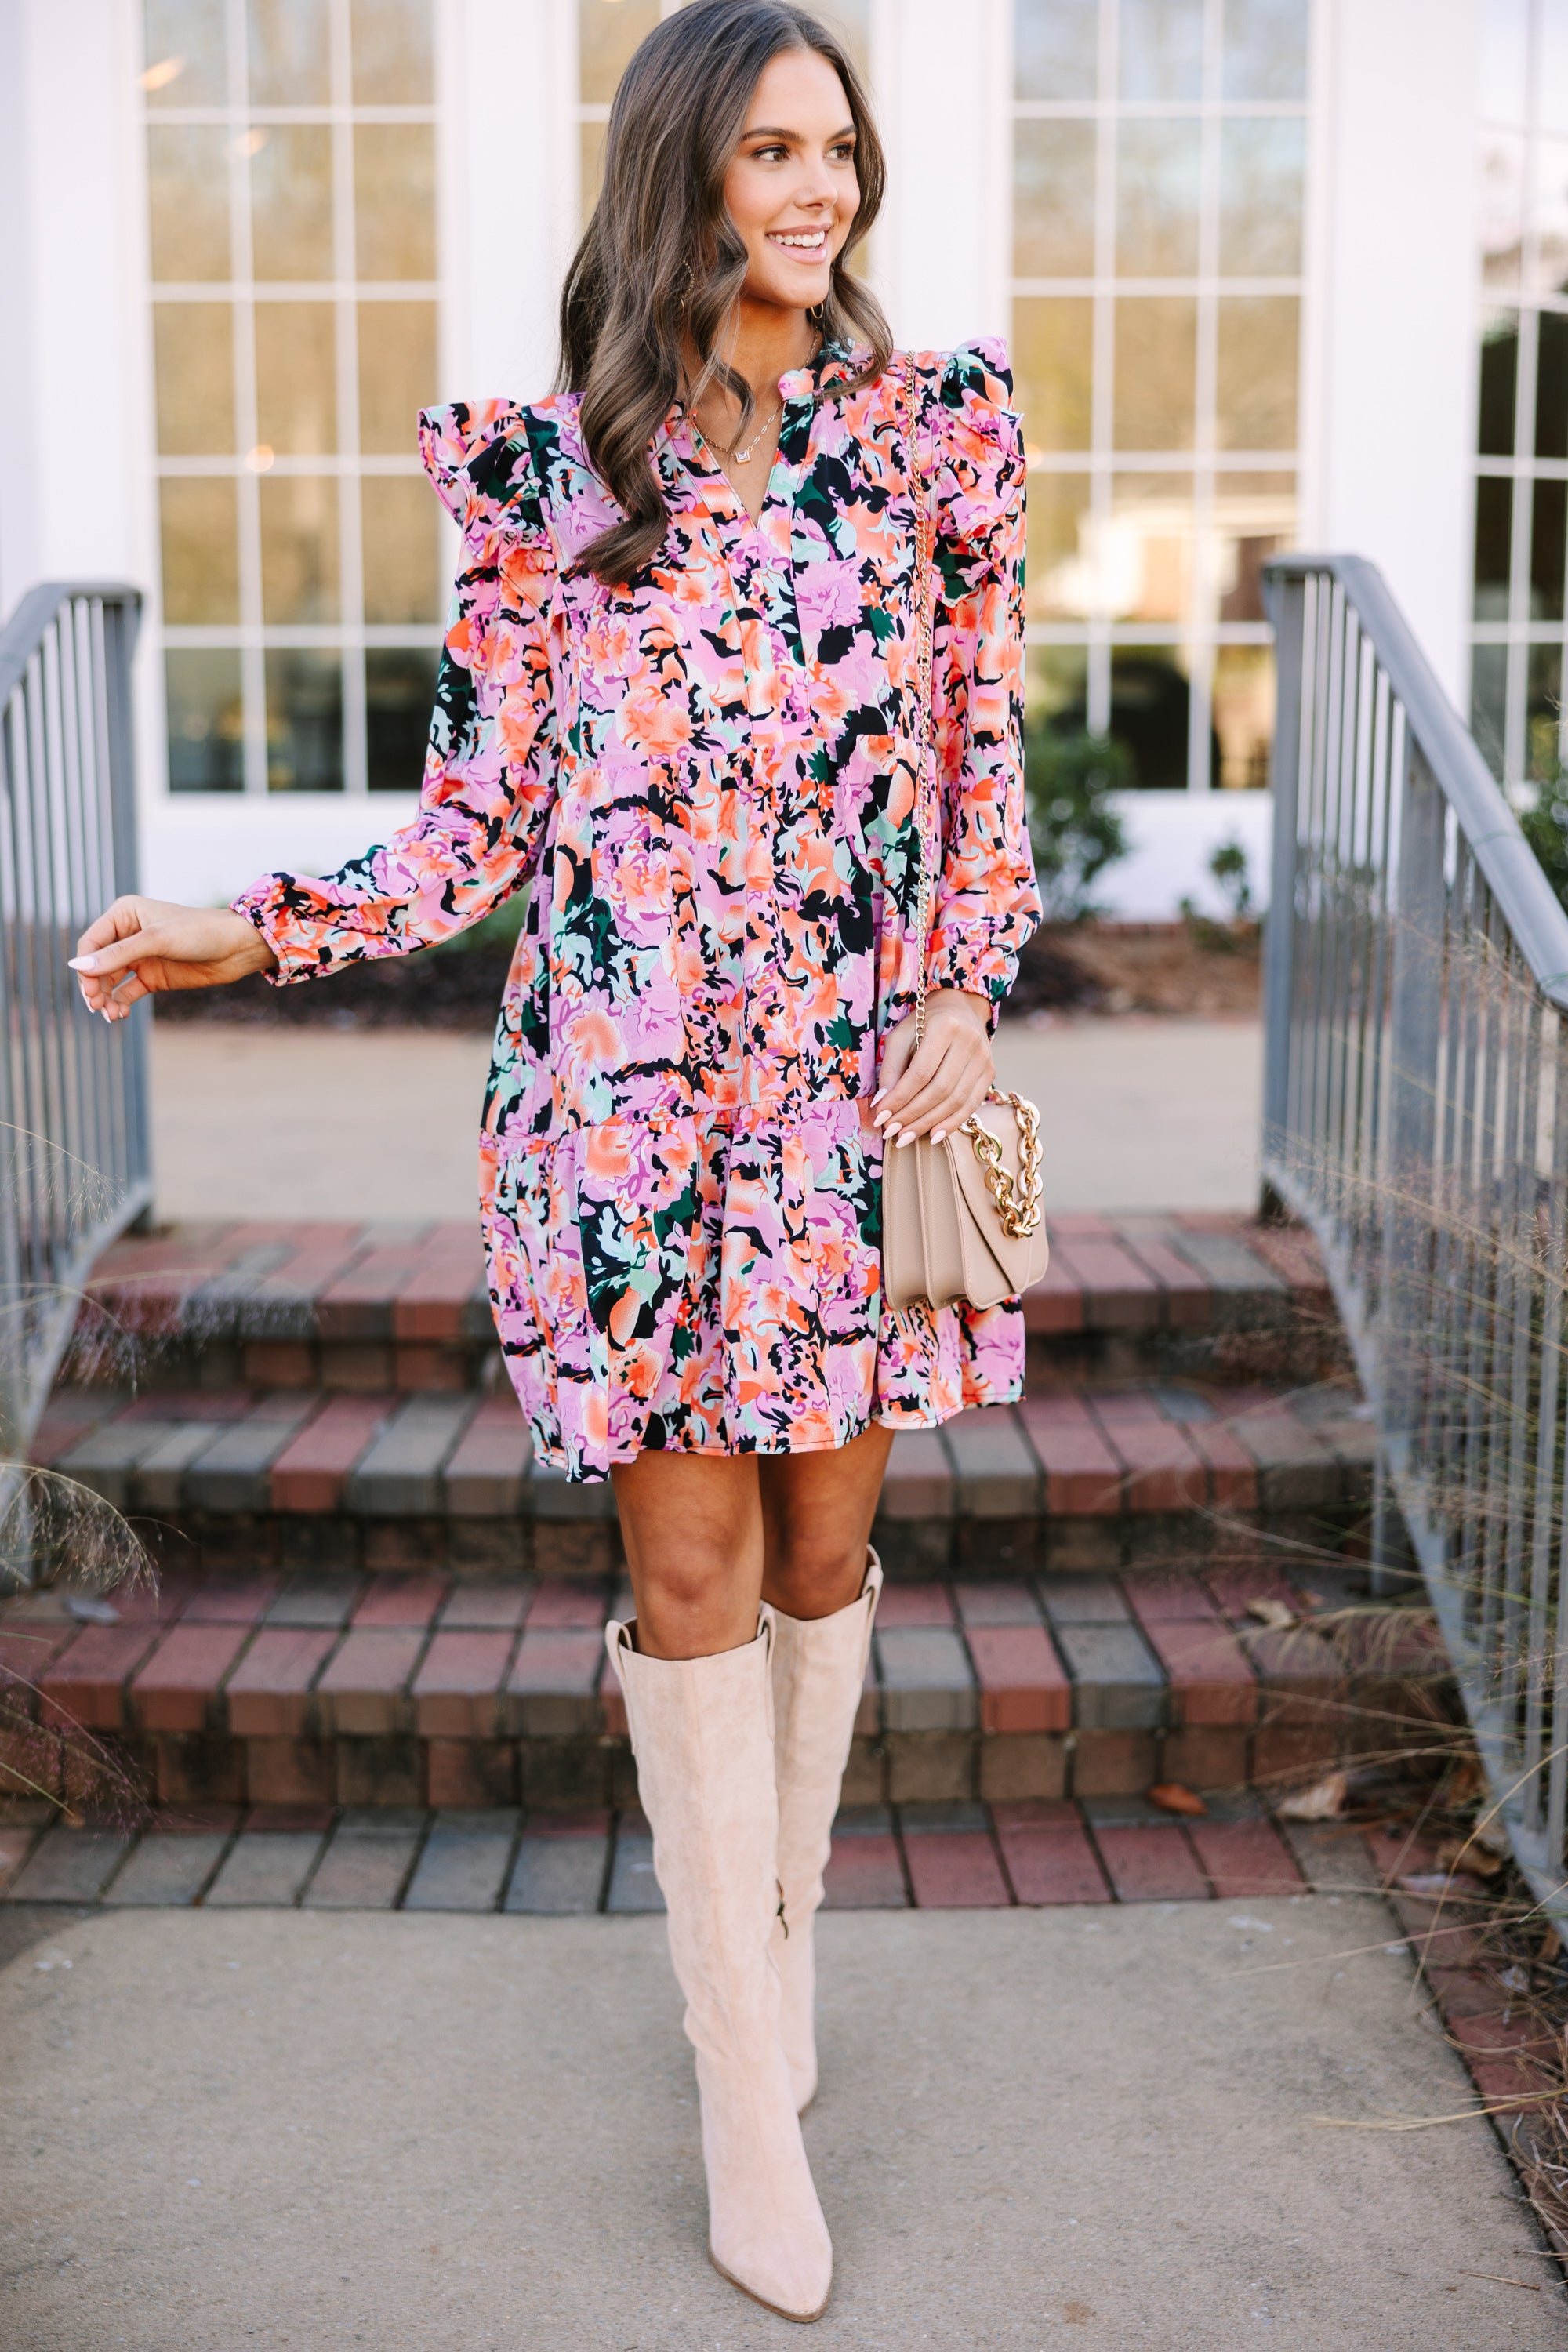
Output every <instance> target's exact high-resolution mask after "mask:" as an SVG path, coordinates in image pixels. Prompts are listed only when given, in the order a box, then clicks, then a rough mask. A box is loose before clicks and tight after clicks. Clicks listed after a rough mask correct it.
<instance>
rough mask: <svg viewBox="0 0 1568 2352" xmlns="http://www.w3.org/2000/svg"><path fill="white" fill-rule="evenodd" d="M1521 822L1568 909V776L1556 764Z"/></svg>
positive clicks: (1523, 813)
mask: <svg viewBox="0 0 1568 2352" xmlns="http://www.w3.org/2000/svg"><path fill="white" fill-rule="evenodd" d="M1519 822H1520V824H1521V827H1522V829H1523V833H1524V837H1525V839H1526V841H1528V842H1529V844H1530V845H1531V849H1533V850H1534V852H1535V854H1536V856H1537V857H1539V858H1540V860H1541V863H1542V866H1544V867H1545V869H1546V878H1547V880H1548V881H1549V882H1550V883H1551V885H1552V888H1553V889H1554V890H1555V891H1556V893H1557V896H1558V897H1559V898H1561V899H1562V901H1563V905H1564V906H1565V907H1568V773H1565V772H1564V771H1563V769H1562V767H1561V766H1559V765H1558V763H1557V762H1556V761H1553V762H1552V774H1551V775H1550V776H1549V777H1548V779H1547V781H1546V782H1545V783H1543V784H1542V786H1541V787H1540V789H1539V791H1538V792H1537V793H1536V796H1535V802H1534V804H1533V806H1532V807H1530V808H1527V809H1521V811H1520V815H1519Z"/></svg>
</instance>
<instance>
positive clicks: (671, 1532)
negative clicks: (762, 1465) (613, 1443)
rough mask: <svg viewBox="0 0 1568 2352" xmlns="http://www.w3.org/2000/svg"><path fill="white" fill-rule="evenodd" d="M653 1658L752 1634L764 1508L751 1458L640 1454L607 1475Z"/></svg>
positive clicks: (734, 1642) (731, 1646)
mask: <svg viewBox="0 0 1568 2352" xmlns="http://www.w3.org/2000/svg"><path fill="white" fill-rule="evenodd" d="M610 1475H611V1478H612V1479H613V1481H614V1484H615V1489H616V1507H617V1508H618V1509H619V1512H620V1515H621V1535H622V1538H623V1539H624V1541H625V1544H626V1566H627V1567H628V1569H629V1570H631V1579H632V1591H633V1592H634V1593H635V1594H636V1596H637V1648H638V1649H639V1650H640V1651H641V1652H642V1653H643V1654H644V1655H645V1656H646V1657H650V1658H710V1657H714V1656H716V1655H717V1654H718V1653H719V1652H720V1651H721V1650H738V1649H739V1648H740V1647H741V1645H742V1643H744V1642H751V1641H754V1640H755V1639H756V1633H757V1603H758V1601H760V1600H761V1598H762V1591H763V1510H762V1503H761V1500H760V1498H759V1496H758V1493H757V1457H756V1455H755V1454H638V1455H637V1460H636V1461H635V1462H628V1463H626V1464H624V1465H622V1466H621V1467H619V1468H618V1469H616V1470H613V1471H612V1472H611V1474H610Z"/></svg>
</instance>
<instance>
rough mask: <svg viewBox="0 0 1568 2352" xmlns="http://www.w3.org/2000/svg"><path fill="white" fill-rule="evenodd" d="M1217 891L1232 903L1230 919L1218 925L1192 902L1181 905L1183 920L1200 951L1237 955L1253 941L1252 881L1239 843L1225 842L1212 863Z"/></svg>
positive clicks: (1244, 852)
mask: <svg viewBox="0 0 1568 2352" xmlns="http://www.w3.org/2000/svg"><path fill="white" fill-rule="evenodd" d="M1209 872H1210V874H1211V875H1212V876H1213V877H1214V882H1215V887H1216V888H1217V889H1218V890H1219V892H1220V893H1221V895H1222V897H1224V898H1228V899H1229V901H1230V916H1229V919H1228V920H1227V921H1226V922H1220V923H1216V922H1215V921H1214V920H1213V919H1212V918H1211V917H1210V916H1208V915H1205V914H1201V913H1200V912H1199V910H1198V908H1197V906H1196V905H1195V903H1194V901H1193V900H1192V899H1191V898H1184V899H1183V900H1182V901H1181V909H1182V919H1183V921H1184V923H1185V924H1186V927H1187V929H1188V930H1189V931H1190V932H1191V933H1192V936H1193V938H1194V940H1196V941H1197V944H1198V945H1199V947H1201V948H1204V949H1205V950H1207V951H1208V952H1209V953H1210V954H1213V955H1235V954H1236V953H1237V951H1238V950H1240V949H1241V948H1243V947H1244V946H1246V944H1247V941H1248V940H1250V939H1251V938H1252V937H1253V934H1254V930H1255V928H1256V926H1255V925H1254V922H1253V919H1252V877H1251V876H1250V875H1249V874H1248V872H1247V852H1246V850H1245V849H1244V848H1243V847H1242V845H1241V844H1240V842H1239V841H1234V840H1233V841H1222V842H1221V843H1220V845H1219V847H1218V848H1217V849H1216V850H1215V852H1214V855H1213V856H1211V857H1210V859H1209Z"/></svg>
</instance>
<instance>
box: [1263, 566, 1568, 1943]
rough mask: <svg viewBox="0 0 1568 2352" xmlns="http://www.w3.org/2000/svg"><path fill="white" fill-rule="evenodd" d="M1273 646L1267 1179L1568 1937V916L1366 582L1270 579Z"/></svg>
mask: <svg viewBox="0 0 1568 2352" xmlns="http://www.w3.org/2000/svg"><path fill="white" fill-rule="evenodd" d="M1264 581H1265V593H1266V596H1267V598H1268V610H1269V616H1270V618H1271V620H1272V621H1273V624H1274V629H1275V635H1276V641H1277V646H1278V656H1279V658H1278V681H1279V684H1278V693H1279V711H1278V719H1277V725H1276V738H1275V761H1274V828H1275V829H1274V856H1273V879H1272V889H1271V893H1270V904H1269V911H1268V930H1267V938H1266V944H1265V958H1264V962H1265V989H1266V997H1265V1017H1266V1058H1265V1082H1264V1143H1263V1166H1264V1175H1265V1180H1266V1181H1267V1183H1268V1185H1269V1186H1270V1187H1271V1188H1272V1189H1273V1191H1274V1192H1275V1193H1276V1194H1277V1195H1278V1196H1279V1198H1280V1199H1281V1200H1282V1201H1283V1202H1285V1203H1286V1204H1287V1205H1288V1206H1289V1208H1290V1209H1291V1210H1292V1211H1294V1212H1295V1213H1297V1214H1298V1215H1300V1217H1301V1218H1303V1219H1304V1221H1305V1222H1306V1223H1308V1224H1310V1226H1311V1227H1312V1229H1313V1231H1314V1232H1315V1234H1317V1237H1318V1239H1319V1241H1320V1243H1321V1246H1322V1249H1323V1255H1324V1258H1325V1261H1326V1264H1327V1266H1328V1270H1329V1276H1330V1279H1331V1283H1332V1286H1333V1289H1334V1293H1335V1297H1336V1300H1337V1303H1338V1305H1339V1308H1340V1311H1341V1314H1342V1318H1343V1320H1344V1324H1345V1328H1346V1330H1347V1333H1348V1335H1349V1338H1350V1341H1351V1345H1352V1349H1353V1352H1354V1355H1355V1359H1356V1364H1357V1369H1358V1371H1359V1373H1360V1376H1361V1380H1362V1382H1363V1388H1364V1391H1365V1393H1366V1396H1367V1399H1368V1401H1369V1403H1370V1405H1371V1407H1372V1411H1373V1415H1374V1418H1375V1422H1376V1427H1377V1438H1378V1473H1377V1485H1376V1507H1375V1515H1374V1521H1373V1559H1374V1563H1376V1569H1377V1573H1378V1575H1379V1579H1380V1580H1381V1581H1382V1582H1383V1583H1384V1585H1385V1586H1386V1584H1387V1583H1388V1582H1389V1580H1391V1579H1392V1578H1393V1577H1394V1575H1395V1574H1396V1573H1397V1562H1398V1559H1399V1558H1400V1549H1399V1548H1400V1546H1401V1544H1404V1545H1406V1546H1407V1547H1408V1549H1406V1550H1405V1551H1404V1553H1403V1559H1404V1562H1405V1564H1406V1565H1408V1563H1409V1561H1410V1559H1411V1558H1412V1556H1413V1558H1414V1561H1415V1564H1416V1565H1417V1566H1418V1568H1419V1570H1420V1573H1421V1577H1422V1579H1423V1580H1424V1582H1425V1585H1426V1591H1427V1594H1428V1596H1429V1598H1430V1600H1431V1601H1432V1604H1433V1607H1434V1609H1435V1611H1436V1615H1437V1619H1438V1622H1439V1624H1440V1626H1441V1628H1442V1631H1443V1634H1444V1638H1445V1640H1446V1642H1447V1647H1448V1652H1449V1656H1450V1659H1451V1661H1452V1664H1453V1665H1454V1669H1455V1673H1456V1676H1457V1679H1458V1685H1459V1689H1460V1693H1461V1696H1462V1697H1463V1701H1464V1705H1465V1708H1466V1712H1467V1714H1468V1718H1469V1722H1470V1725H1471V1727H1472V1729H1473V1730H1474V1733H1475V1736H1476V1739H1477V1744H1478V1747H1479V1750H1480V1754H1481V1757H1482V1760H1483V1762H1484V1764H1485V1767H1486V1770H1487V1773H1488V1777H1489V1783H1490V1788H1491V1792H1492V1802H1493V1806H1494V1809H1495V1810H1496V1811H1497V1812H1498V1813H1499V1814H1500V1817H1501V1819H1502V1820H1503V1822H1505V1823H1506V1825H1507V1827H1508V1830H1509V1832H1510V1837H1511V1839H1512V1842H1513V1845H1514V1850H1515V1853H1516V1854H1517V1855H1518V1858H1519V1860H1520V1863H1521V1865H1522V1867H1523V1868H1524V1870H1525V1872H1526V1874H1527V1875H1528V1876H1529V1878H1530V1880H1531V1885H1532V1887H1533V1889H1534V1892H1535V1894H1536V1896H1537V1898H1538V1899H1539V1900H1540V1901H1541V1902H1542V1903H1543V1904H1544V1905H1545V1906H1547V1908H1548V1909H1549V1910H1550V1911H1551V1912H1552V1915H1553V1916H1556V1917H1558V1918H1559V1919H1562V1920H1563V1921H1564V1922H1568V1856H1565V1851H1564V1817H1565V1812H1568V1621H1565V1620H1564V1618H1563V1601H1564V1597H1565V1596H1568V1533H1565V1531H1564V1512H1563V1496H1564V1474H1565V1467H1568V1367H1565V1365H1564V1362H1563V1356H1564V1340H1565V1331H1564V1321H1565V1318H1564V1294H1565V1288H1568V1279H1565V1277H1568V1019H1564V1018H1563V1015H1564V1014H1565V1013H1568V912H1565V911H1564V908H1563V906H1562V905H1561V904H1560V903H1559V901H1558V899H1557V897H1556V895H1555V893H1554V891H1553V890H1552V886H1551V884H1550V882H1549V881H1548V880H1547V877H1546V875H1545V873H1544V871H1543V869H1542V866H1541V865H1540V863H1539V862H1538V860H1537V859H1536V857H1535V856H1534V853H1533V852H1532V851H1531V847H1530V845H1529V844H1528V842H1527V841H1526V840H1525V838H1524V835H1523V834H1522V832H1521V829H1520V825H1519V822H1518V819H1517V818H1516V817H1515V815H1514V813H1513V811H1512V810H1511V809H1510V806H1509V804H1508V802H1507V801H1506V799H1505V798H1504V796H1503V794H1502V793H1501V791H1500V788H1499V786H1498V784H1497V783H1496V782H1495V781H1494V780H1493V778H1492V776H1491V774H1490V772H1489V770H1488V769H1487V767H1486V764H1485V762H1484V761H1483V760H1482V758H1481V755H1480V752H1479V751H1478V749H1477V747H1476V745H1475V742H1474V741H1473V740H1472V738H1471V737H1470V735H1469V734H1468V731H1467V730H1466V729H1465V727H1464V725H1463V723H1462V722H1461V720H1460V719H1459V718H1458V714H1457V713H1456V711H1455V710H1454V708H1453V706H1452V704H1451V703H1450V702H1449V701H1448V699H1447V696H1446V695H1445V694H1444V692H1443V689H1442V688H1441V686H1440V685H1439V684H1438V682H1437V679H1436V677H1435V676H1434V674H1433V671H1432V668H1431V666H1430V664H1429V663H1428V662H1427V660H1426V656H1424V655H1423V653H1422V651H1421V649H1420V646H1418V645H1417V643H1416V641H1415V637H1414V635H1412V633H1411V630H1410V628H1409V626H1408V625H1407V623H1406V622H1405V618H1404V615H1403V614H1401V612H1400V611H1399V608H1398V606H1397V605H1396V604H1395V603H1394V599H1393V597H1392V596H1391V595H1390V593H1389V591H1388V588H1387V586H1386V584H1385V583H1384V580H1383V578H1382V575H1381V574H1380V573H1379V572H1378V571H1377V569H1376V567H1375V566H1374V565H1373V564H1371V563H1369V562H1365V561H1364V560H1363V558H1361V557H1358V556H1351V555H1322V556H1319V555H1291V556H1286V557H1282V558H1279V559H1277V560H1276V561H1274V562H1270V563H1269V564H1268V565H1267V566H1266V567H1265V571H1264Z"/></svg>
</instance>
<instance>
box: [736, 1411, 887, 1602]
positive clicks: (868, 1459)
mask: <svg viewBox="0 0 1568 2352" xmlns="http://www.w3.org/2000/svg"><path fill="white" fill-rule="evenodd" d="M892 1443H893V1433H892V1431H891V1430H890V1429H881V1428H871V1429H867V1430H862V1432H861V1433H860V1435H859V1436H858V1437H853V1438H851V1439H850V1441H849V1443H848V1444H847V1445H840V1446H839V1447H837V1449H836V1451H835V1452H833V1453H831V1454H763V1456H761V1457H760V1459H759V1461H758V1464H757V1475H758V1481H759V1484H760V1487H761V1493H762V1512H763V1600H764V1601H772V1602H773V1606H774V1608H775V1609H782V1610H784V1612H785V1614H786V1615H788V1616H791V1617H831V1616H832V1614H833V1613H834V1612H835V1610H837V1609H847V1608H848V1606H849V1604H850V1602H851V1601H855V1600H858V1597H859V1593H860V1588H861V1586H862V1585H863V1584H864V1583H865V1581H866V1547H867V1545H868V1543H869V1542H870V1540H871V1522H872V1520H873V1519H874V1518H875V1517H876V1516H877V1497H878V1496H879V1494H880V1493H881V1491H882V1477H883V1474H884V1472H885V1471H886V1469H887V1467H888V1454H889V1448H890V1447H891V1445H892Z"/></svg>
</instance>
